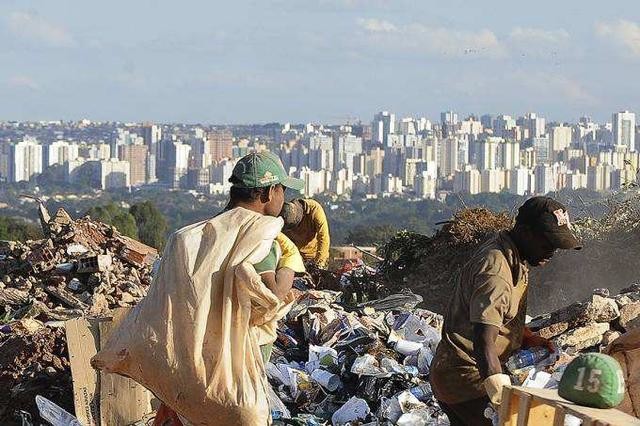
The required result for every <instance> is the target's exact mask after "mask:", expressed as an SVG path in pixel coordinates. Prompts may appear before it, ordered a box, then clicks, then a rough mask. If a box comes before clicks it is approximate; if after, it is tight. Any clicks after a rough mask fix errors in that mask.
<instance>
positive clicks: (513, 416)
mask: <svg viewBox="0 0 640 426" xmlns="http://www.w3.org/2000/svg"><path fill="white" fill-rule="evenodd" d="M519 408H520V395H518V394H517V393H515V392H511V400H510V402H509V414H508V415H507V416H508V417H507V423H506V424H507V425H509V426H516V425H517V424H518V416H519V415H520V414H519V412H518V409H519Z"/></svg>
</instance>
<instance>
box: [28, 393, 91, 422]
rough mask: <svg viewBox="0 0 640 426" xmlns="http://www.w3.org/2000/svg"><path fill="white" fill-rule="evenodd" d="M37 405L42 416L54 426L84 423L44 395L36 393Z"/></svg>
mask: <svg viewBox="0 0 640 426" xmlns="http://www.w3.org/2000/svg"><path fill="white" fill-rule="evenodd" d="M36 405H37V406H38V411H39V412H40V417H42V418H43V419H45V420H46V421H48V422H49V423H51V424H52V425H53V426H82V423H80V422H79V421H78V419H77V418H76V417H75V416H74V415H72V414H70V413H69V412H67V411H66V410H65V409H63V408H62V407H60V406H59V405H57V404H55V403H54V402H51V401H49V400H48V399H47V398H45V397H43V396H40V395H36Z"/></svg>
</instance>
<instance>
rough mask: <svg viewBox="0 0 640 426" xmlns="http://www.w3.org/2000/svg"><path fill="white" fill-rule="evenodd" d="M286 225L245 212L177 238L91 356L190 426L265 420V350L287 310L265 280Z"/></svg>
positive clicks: (233, 213) (97, 365)
mask: <svg viewBox="0 0 640 426" xmlns="http://www.w3.org/2000/svg"><path fill="white" fill-rule="evenodd" d="M281 228H282V219H280V218H274V217H269V216H263V215H260V214H257V213H254V212H251V211H249V210H246V209H243V208H236V209H233V210H230V211H227V212H225V213H223V214H221V215H219V216H216V217H215V218H213V219H210V220H206V221H203V222H200V223H196V224H193V225H190V226H187V227H185V228H182V229H181V230H179V231H177V232H175V233H174V234H173V235H172V237H171V238H170V240H169V242H168V244H167V248H166V249H165V252H164V255H163V256H162V261H161V263H160V266H159V269H158V274H157V275H156V276H155V278H154V280H153V284H152V285H151V287H150V290H149V294H148V295H147V297H146V298H144V299H143V300H142V302H141V303H140V304H138V305H137V306H136V308H135V309H134V310H132V312H131V313H130V314H129V315H128V317H127V318H125V320H124V321H123V322H122V324H121V325H120V327H119V328H118V329H117V330H115V331H114V332H113V334H112V335H111V337H110V339H109V340H108V342H107V344H106V345H105V346H104V348H103V349H102V350H101V351H100V352H99V353H98V354H97V355H96V356H95V357H94V358H93V359H92V365H93V366H94V367H95V368H98V369H102V370H104V371H107V372H110V373H118V374H121V375H123V376H127V377H131V378H133V379H134V380H136V381H137V382H139V383H141V384H142V385H144V386H145V387H147V388H148V389H149V390H151V391H152V392H153V393H154V394H155V395H156V396H157V397H158V398H159V399H161V400H162V401H163V402H164V403H165V404H166V405H167V406H169V407H170V408H172V409H173V410H175V411H176V413H178V414H180V415H181V416H183V417H184V418H185V419H187V420H188V421H189V422H190V423H192V424H194V425H204V424H241V425H260V426H263V425H265V424H269V422H270V416H269V403H268V398H267V386H269V383H268V382H267V379H266V374H265V366H264V363H263V361H262V355H261V352H260V347H259V346H260V345H263V344H267V343H273V342H274V341H275V339H276V323H277V320H278V319H280V318H282V317H283V316H284V315H286V313H287V311H288V308H289V304H287V303H285V302H283V301H281V300H280V299H278V298H277V297H276V296H275V295H274V294H273V293H272V292H271V291H270V290H269V289H268V288H267V287H266V286H265V285H264V284H263V283H262V280H261V279H260V276H259V275H258V274H257V273H256V271H255V269H254V268H253V266H252V265H253V264H255V263H258V262H259V261H260V260H261V259H263V258H264V257H265V256H266V255H267V253H268V251H269V249H270V247H271V245H272V243H273V240H274V238H275V237H276V235H277V234H278V232H280V229H281Z"/></svg>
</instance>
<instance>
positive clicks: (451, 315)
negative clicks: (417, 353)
mask: <svg viewBox="0 0 640 426" xmlns="http://www.w3.org/2000/svg"><path fill="white" fill-rule="evenodd" d="M580 248H581V246H580V243H579V242H578V240H577V239H576V237H575V236H574V234H573V232H572V231H571V223H570V221H569V214H568V212H567V209H566V208H565V206H563V205H562V204H561V203H559V202H558V201H556V200H554V199H552V198H549V197H533V198H530V199H529V200H527V201H526V202H525V203H524V204H523V205H522V206H521V207H520V209H519V210H518V215H517V217H516V223H515V225H514V227H513V229H511V230H509V231H502V232H500V233H498V234H497V235H496V236H495V237H494V238H491V239H490V240H488V241H487V242H486V243H484V244H483V245H482V246H480V247H479V248H478V249H477V251H476V252H475V253H474V254H473V255H472V256H471V258H470V259H469V261H468V262H467V263H466V264H465V265H464V267H463V268H462V270H461V271H460V274H459V276H458V277H457V281H456V283H455V286H454V288H453V295H452V297H451V299H450V301H449V306H448V307H447V311H446V314H445V317H444V325H443V329H442V341H441V342H440V344H439V345H438V348H437V350H436V355H435V358H434V360H433V363H432V365H431V375H430V381H431V385H432V387H433V391H434V394H435V396H436V398H437V399H438V401H439V402H440V405H441V406H442V408H443V410H444V411H445V413H446V414H447V416H448V417H449V420H450V421H451V425H484V424H486V425H491V420H490V419H487V418H485V417H484V415H483V413H484V410H485V409H486V407H487V404H488V403H489V402H491V403H492V404H493V405H494V406H497V405H499V404H500V402H501V397H502V388H503V387H504V386H505V385H509V384H511V382H510V380H509V376H507V375H506V374H503V370H502V366H501V364H502V363H504V362H505V361H506V360H507V359H508V358H509V356H510V355H511V354H512V353H513V352H514V351H516V350H518V349H519V348H521V347H532V346H540V345H544V344H545V343H547V342H546V341H545V339H542V338H541V337H539V336H537V335H535V334H533V333H532V332H531V331H530V330H529V329H527V328H525V326H524V322H525V314H526V311H527V285H528V272H529V267H532V266H533V267H535V266H540V265H544V264H545V263H547V262H549V260H551V258H552V257H553V255H554V253H555V251H556V250H557V249H564V250H569V249H576V250H577V249H580Z"/></svg>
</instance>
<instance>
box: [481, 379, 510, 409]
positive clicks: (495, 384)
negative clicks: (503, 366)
mask: <svg viewBox="0 0 640 426" xmlns="http://www.w3.org/2000/svg"><path fill="white" fill-rule="evenodd" d="M482 384H483V385H484V389H485V390H486V391H487V396H489V399H490V400H491V403H492V404H493V405H494V406H495V407H497V406H498V405H500V403H501V402H502V388H504V387H505V386H510V385H511V379H510V378H509V376H507V375H506V374H502V373H499V374H493V375H491V376H489V377H487V378H486V379H484V382H482Z"/></svg>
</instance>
